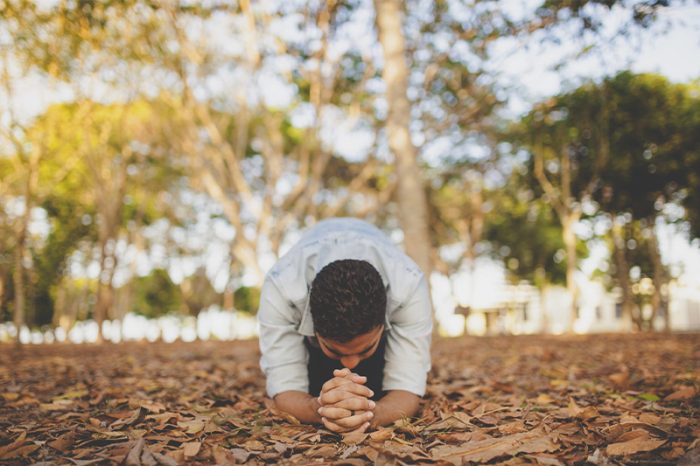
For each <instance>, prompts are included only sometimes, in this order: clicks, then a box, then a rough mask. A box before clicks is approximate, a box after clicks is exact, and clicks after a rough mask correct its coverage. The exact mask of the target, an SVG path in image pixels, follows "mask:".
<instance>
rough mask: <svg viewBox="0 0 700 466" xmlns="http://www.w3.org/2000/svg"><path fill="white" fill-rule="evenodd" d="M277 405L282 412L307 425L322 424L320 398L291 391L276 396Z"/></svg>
mask: <svg viewBox="0 0 700 466" xmlns="http://www.w3.org/2000/svg"><path fill="white" fill-rule="evenodd" d="M274 399H275V405H276V406H277V408H278V409H279V410H281V411H284V412H286V413H289V414H291V415H292V416H294V417H295V418H297V419H299V420H300V421H301V422H304V423H307V424H321V415H320V414H318V409H319V408H320V407H321V405H320V404H319V402H318V398H316V397H315V396H311V395H309V394H308V393H305V392H298V391H295V390H289V391H286V392H282V393H278V394H277V395H276V396H275V398H274Z"/></svg>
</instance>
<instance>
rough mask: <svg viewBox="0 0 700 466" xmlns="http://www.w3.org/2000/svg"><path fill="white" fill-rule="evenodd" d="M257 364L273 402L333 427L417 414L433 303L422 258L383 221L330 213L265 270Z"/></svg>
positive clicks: (352, 427)
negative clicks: (378, 224) (404, 247)
mask: <svg viewBox="0 0 700 466" xmlns="http://www.w3.org/2000/svg"><path fill="white" fill-rule="evenodd" d="M258 320H259V322H260V350H261V352H262V357H261V360H260V365H261V367H262V370H263V372H264V373H265V375H266V377H267V393H268V395H269V396H270V397H271V398H273V399H274V401H275V404H276V406H277V407H278V408H279V409H281V410H282V411H285V412H288V413H290V414H292V415H293V416H295V417H296V418H297V419H299V420H300V421H302V422H306V423H322V424H323V425H324V426H325V427H326V428H328V429H330V430H332V431H334V432H351V431H358V432H364V431H365V430H366V429H368V428H369V427H370V426H372V427H376V426H381V425H386V424H390V423H392V422H394V421H395V420H397V419H399V418H401V417H410V416H413V415H415V414H416V412H417V411H418V408H419V405H420V398H421V397H422V396H423V395H424V394H425V385H426V377H427V372H428V371H429V370H430V337H431V334H432V314H431V303H430V296H429V292H428V285H427V282H426V279H425V277H424V275H423V273H422V272H421V271H420V269H419V268H418V266H417V265H416V264H415V263H414V262H413V261H412V260H411V259H409V258H408V256H406V255H405V254H404V253H403V252H401V250H400V249H399V248H398V247H396V246H395V245H394V244H393V243H392V242H391V241H390V240H389V239H388V238H387V237H386V236H385V235H384V234H383V233H382V232H381V231H380V230H378V229H377V228H375V227H374V226H372V225H370V224H368V223H366V222H363V221H360V220H356V219H348V218H345V219H331V220H325V221H322V222H320V223H319V224H317V225H316V226H315V227H313V228H311V229H310V230H308V231H307V232H306V233H305V234H304V235H303V236H302V238H301V240H300V241H299V242H298V243H297V244H296V245H295V246H294V247H293V248H292V249H291V250H290V251H289V252H288V253H287V254H286V255H285V256H284V257H282V258H281V259H280V260H279V261H278V262H277V264H275V266H274V267H273V268H272V269H271V270H270V271H269V272H268V274H267V277H266V279H265V283H264V285H263V288H262V294H261V299H260V309H259V311H258Z"/></svg>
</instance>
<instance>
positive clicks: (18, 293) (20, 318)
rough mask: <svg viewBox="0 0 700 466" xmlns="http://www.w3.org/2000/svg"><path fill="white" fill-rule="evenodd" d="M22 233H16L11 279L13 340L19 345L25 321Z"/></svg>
mask: <svg viewBox="0 0 700 466" xmlns="http://www.w3.org/2000/svg"><path fill="white" fill-rule="evenodd" d="M24 236H25V235H24V233H23V232H20V234H19V235H17V244H15V267H14V270H13V271H12V280H13V284H14V287H15V290H14V291H15V302H14V309H13V315H12V320H13V322H14V325H15V329H17V336H16V339H15V342H16V343H17V344H18V345H19V344H21V343H22V342H21V341H20V338H19V332H20V330H21V329H22V326H23V325H24V323H25V322H24V321H25V316H24V314H25V307H26V306H25V304H26V303H25V286H24V265H23V262H24Z"/></svg>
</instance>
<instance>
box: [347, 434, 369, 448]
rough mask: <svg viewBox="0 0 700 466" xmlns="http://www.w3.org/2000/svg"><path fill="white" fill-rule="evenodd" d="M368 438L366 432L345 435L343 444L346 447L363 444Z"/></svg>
mask: <svg viewBox="0 0 700 466" xmlns="http://www.w3.org/2000/svg"><path fill="white" fill-rule="evenodd" d="M367 437H368V434H366V433H364V432H350V433H349V434H343V443H344V444H346V445H357V444H358V443H362V442H364V441H365V439H366V438H367Z"/></svg>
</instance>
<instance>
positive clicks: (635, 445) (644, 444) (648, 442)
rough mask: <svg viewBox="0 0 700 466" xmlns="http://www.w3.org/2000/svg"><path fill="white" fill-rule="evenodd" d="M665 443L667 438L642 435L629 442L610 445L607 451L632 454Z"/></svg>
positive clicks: (617, 453)
mask: <svg viewBox="0 0 700 466" xmlns="http://www.w3.org/2000/svg"><path fill="white" fill-rule="evenodd" d="M664 443H666V440H662V439H654V438H649V437H648V436H646V437H645V436H641V437H637V438H633V439H632V440H629V441H627V442H621V443H613V444H611V445H608V448H607V449H606V451H607V453H608V455H610V456H624V455H632V454H634V453H639V452H641V451H654V450H656V449H657V448H659V447H660V446H661V445H663V444H664Z"/></svg>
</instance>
